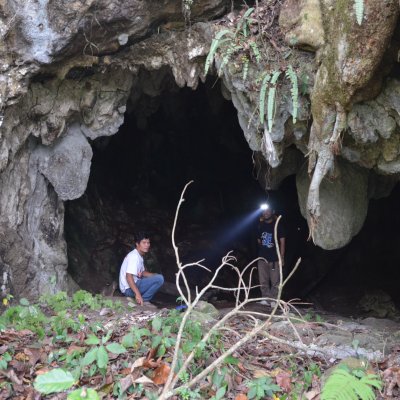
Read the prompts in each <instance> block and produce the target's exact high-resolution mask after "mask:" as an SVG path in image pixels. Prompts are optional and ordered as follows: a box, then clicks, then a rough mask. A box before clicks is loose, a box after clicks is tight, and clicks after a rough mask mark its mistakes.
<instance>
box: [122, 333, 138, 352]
mask: <svg viewBox="0 0 400 400" xmlns="http://www.w3.org/2000/svg"><path fill="white" fill-rule="evenodd" d="M135 343H136V340H135V337H134V336H133V333H128V334H127V335H125V336H124V337H123V338H122V345H123V346H125V348H126V347H133V346H134V345H135Z"/></svg>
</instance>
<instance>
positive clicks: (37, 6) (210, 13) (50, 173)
mask: <svg viewBox="0 0 400 400" xmlns="http://www.w3.org/2000/svg"><path fill="white" fill-rule="evenodd" d="M365 3H366V9H365V16H364V22H363V24H361V25H360V26H358V25H357V24H356V20H355V15H354V11H353V1H350V0H343V1H342V0H341V1H340V4H339V2H335V1H332V0H324V1H321V2H319V1H316V0H301V1H294V0H287V1H286V2H284V4H283V6H282V9H281V10H279V9H276V10H273V11H276V12H279V11H280V12H281V14H280V19H279V21H280V26H281V28H282V30H283V32H281V33H282V34H283V37H284V39H285V40H286V41H287V42H289V43H290V44H295V45H296V46H297V47H300V50H298V49H294V48H290V49H288V50H289V51H288V52H287V53H284V52H283V50H282V48H281V47H280V46H283V45H284V40H282V41H281V43H278V44H277V43H275V42H273V40H272V41H271V43H270V44H269V45H270V48H269V49H268V51H269V54H270V56H274V55H275V54H273V52H277V55H276V57H272V58H273V60H268V62H264V64H259V63H257V62H253V61H254V60H252V62H251V63H250V64H249V66H248V69H249V70H248V78H247V79H244V78H243V69H244V67H243V65H242V66H241V65H238V63H236V62H234V61H232V62H230V63H228V64H227V65H226V66H225V67H224V68H222V70H221V71H220V72H221V80H222V82H223V94H224V96H225V97H226V98H229V99H231V100H232V102H233V104H234V106H235V107H236V109H237V112H238V119H239V123H240V125H241V127H242V129H243V133H244V136H245V138H246V140H247V142H248V144H249V147H250V148H251V149H252V150H253V151H255V152H256V153H257V158H258V159H259V160H260V161H261V164H262V168H263V169H264V170H268V172H269V173H268V176H269V177H270V178H269V180H268V181H262V182H261V184H262V185H263V187H265V188H266V189H268V188H277V187H278V186H279V183H280V182H281V181H282V180H283V179H284V178H285V177H286V176H288V175H290V174H294V173H297V175H298V177H297V186H298V193H299V202H300V205H301V208H302V212H303V215H304V216H305V217H306V218H307V220H308V222H309V224H310V225H311V227H313V228H315V230H314V240H315V242H316V243H317V244H318V245H319V246H321V247H323V248H325V249H334V248H339V247H342V246H344V245H345V244H346V243H348V242H349V241H350V240H351V238H352V237H353V236H354V235H355V234H356V233H357V232H358V231H359V230H360V228H361V226H362V224H363V221H364V218H365V215H366V210H367V205H368V198H369V197H371V198H372V197H379V196H382V195H386V194H387V193H389V192H390V188H391V187H392V186H393V185H394V184H395V183H396V182H397V181H398V177H399V174H400V139H399V137H400V136H399V126H400V116H399V113H400V100H399V99H400V81H398V80H397V79H396V77H395V74H393V76H390V71H391V67H392V64H393V62H394V60H395V57H397V53H398V47H399V46H398V39H397V38H396V37H394V38H393V37H392V36H393V30H394V27H395V26H396V23H397V16H398V12H399V5H398V2H397V0H396V1H395V0H389V1H386V2H372V1H368V2H367V1H366V2H365ZM337 4H339V5H340V7H339V6H338V7H336V5H337ZM319 5H321V7H319ZM231 6H232V4H231V1H229V0H199V1H195V2H193V5H192V7H190V8H187V7H186V8H184V9H183V10H182V1H181V0H164V1H160V0H149V1H141V0H124V1H122V0H113V1H111V2H110V1H108V0H79V1H78V0H73V1H69V0H40V1H35V0H9V1H0V187H1V191H0V276H3V281H4V282H3V284H4V287H6V290H13V291H14V292H15V293H18V294H19V295H20V296H29V297H36V296H37V295H38V294H40V292H45V291H52V292H55V291H58V290H66V289H71V288H73V287H74V283H73V282H72V281H71V279H70V278H69V277H68V275H67V273H66V270H67V257H66V243H65V239H64V226H63V221H64V201H66V200H71V199H75V198H77V197H79V196H81V195H82V194H83V193H84V191H85V189H86V185H87V180H88V176H89V174H90V165H91V157H92V150H91V146H90V143H91V141H93V140H95V139H97V138H99V137H101V136H110V135H113V134H115V133H116V132H117V131H118V129H119V127H120V126H121V124H122V123H123V120H124V113H125V112H126V110H127V104H128V100H129V104H130V106H132V107H137V109H138V110H140V112H138V113H137V114H138V115H139V117H138V121H137V124H138V125H139V126H140V125H143V126H144V125H145V124H146V118H147V117H148V116H149V115H150V114H151V113H154V110H155V109H156V108H157V99H156V97H157V96H158V95H160V94H161V93H162V91H163V90H164V84H165V80H164V77H165V76H166V75H172V76H173V78H174V79H175V81H176V83H177V85H178V86H179V87H184V86H188V87H191V88H193V89H196V87H197V85H198V83H199V80H203V81H204V79H205V76H204V60H205V57H206V56H207V54H208V52H209V49H210V43H211V41H212V38H213V37H214V34H215V32H216V31H218V30H220V29H221V25H222V24H223V23H229V21H230V20H231V19H232V18H233V17H232V15H233V14H234V13H232V12H231ZM275 15H277V14H274V13H273V12H270V13H268V12H267V13H266V14H265V15H264V17H263V18H265V20H268V18H270V17H271V16H272V17H273V18H272V17H271V18H272V20H271V21H270V22H271V24H270V25H269V27H268V29H269V28H271V29H278V27H277V26H273V24H274V23H275V25H277V19H278V18H277V17H276V18H275V17H274V16H275ZM375 16H378V17H379V18H378V17H377V18H375ZM217 17H223V18H222V20H221V21H218V22H217V23H215V24H214V23H211V22H209V21H211V20H213V19H215V18H217ZM274 18H275V22H274ZM321 21H322V22H321ZM260 22H265V21H260ZM267 22H268V21H267ZM252 29H258V28H257V27H256V26H253V27H252ZM277 32H278V31H277V30H275V31H272V34H271V36H274V34H275V33H277ZM294 41H295V42H296V43H293V42H294ZM304 48H306V49H307V50H311V51H313V52H314V51H317V55H315V54H314V53H312V52H309V51H306V52H305V51H302V50H301V49H304ZM293 52H295V55H296V57H294V58H293V60H294V61H293V65H292V67H293V68H294V70H295V71H296V73H297V77H298V79H299V81H298V88H299V91H300V95H299V98H298V104H297V107H296V109H297V120H296V121H294V120H293V116H294V114H296V113H295V104H293V100H292V99H291V96H290V95H288V93H290V92H291V83H290V81H289V80H288V79H287V78H285V79H282V80H281V81H280V82H279V85H278V90H277V94H276V99H275V107H274V110H275V118H274V123H273V126H268V123H267V122H264V123H261V122H259V121H260V117H259V113H260V110H258V106H259V104H260V100H259V97H260V87H259V86H258V87H257V84H251V83H250V82H257V79H258V78H259V77H260V72H263V68H266V67H267V66H268V67H270V68H272V69H275V70H276V71H278V72H281V74H282V77H284V76H285V72H286V71H284V70H282V71H281V61H282V60H283V59H285V57H289V56H290V54H292V53H293ZM316 57H317V59H316ZM253 58H255V57H253ZM222 62H223V57H221V55H217V56H216V66H217V68H219V67H221V64H222ZM269 64H271V65H269ZM381 67H382V68H381ZM317 70H318V72H317ZM142 95H146V96H147V97H149V99H150V100H149V101H148V102H147V103H145V102H142V101H141V96H142ZM265 107H266V106H265ZM255 110H258V112H256V111H255ZM262 111H263V112H264V111H265V110H262ZM311 122H312V129H311V132H310V125H311ZM339 138H341V139H340V140H339ZM303 155H307V156H309V160H310V168H309V172H311V171H313V170H314V171H316V173H315V172H314V177H315V179H314V181H313V182H312V183H311V185H310V181H309V178H308V176H307V172H306V171H305V170H304V169H302V170H301V171H300V172H298V171H299V168H300V165H302V164H303V163H304V158H303ZM325 161H326V162H325ZM261 175H263V176H266V174H260V176H261ZM310 188H311V190H310ZM310 191H311V192H312V194H313V195H314V196H312V200H313V201H312V202H311V207H310V204H308V205H307V206H306V205H305V204H306V201H307V200H306V199H307V196H309V194H310ZM317 209H319V210H320V213H319V215H318V218H317V219H314V218H312V217H315V216H316V213H315V212H314V211H315V210H317ZM316 222H317V224H316ZM39 289H40V290H39Z"/></svg>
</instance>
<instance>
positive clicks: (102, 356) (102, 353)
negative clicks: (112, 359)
mask: <svg viewBox="0 0 400 400" xmlns="http://www.w3.org/2000/svg"><path fill="white" fill-rule="evenodd" d="M107 363H108V354H107V351H106V348H105V347H104V346H100V347H99V348H98V350H97V366H98V367H99V368H105V367H106V366H107Z"/></svg>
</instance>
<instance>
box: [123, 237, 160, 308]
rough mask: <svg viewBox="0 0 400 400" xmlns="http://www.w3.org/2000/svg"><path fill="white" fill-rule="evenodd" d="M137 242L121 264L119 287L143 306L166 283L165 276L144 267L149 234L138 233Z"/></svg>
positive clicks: (148, 247) (148, 246) (148, 245)
mask: <svg viewBox="0 0 400 400" xmlns="http://www.w3.org/2000/svg"><path fill="white" fill-rule="evenodd" d="M135 244H136V248H135V249H134V250H132V251H131V252H130V253H129V254H128V255H127V256H126V257H125V259H124V261H123V263H122V265H121V271H120V273H119V288H120V290H121V293H122V294H124V295H125V296H127V297H133V298H135V299H136V302H137V303H138V304H139V305H141V306H142V305H146V303H147V304H148V303H149V302H150V300H151V299H152V298H153V296H154V295H155V294H156V292H157V290H158V289H159V288H160V287H161V286H162V284H163V283H164V277H163V276H162V275H160V274H155V273H152V272H148V271H146V270H145V268H144V262H143V256H144V255H145V254H146V253H148V251H149V250H150V238H149V235H147V234H145V233H143V232H140V233H138V235H136V237H135Z"/></svg>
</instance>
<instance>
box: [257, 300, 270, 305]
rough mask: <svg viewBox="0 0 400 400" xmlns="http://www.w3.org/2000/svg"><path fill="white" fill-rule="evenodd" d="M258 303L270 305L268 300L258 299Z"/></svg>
mask: <svg viewBox="0 0 400 400" xmlns="http://www.w3.org/2000/svg"><path fill="white" fill-rule="evenodd" d="M257 304H261V305H263V306H268V305H269V303H268V301H267V300H261V301H257Z"/></svg>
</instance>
